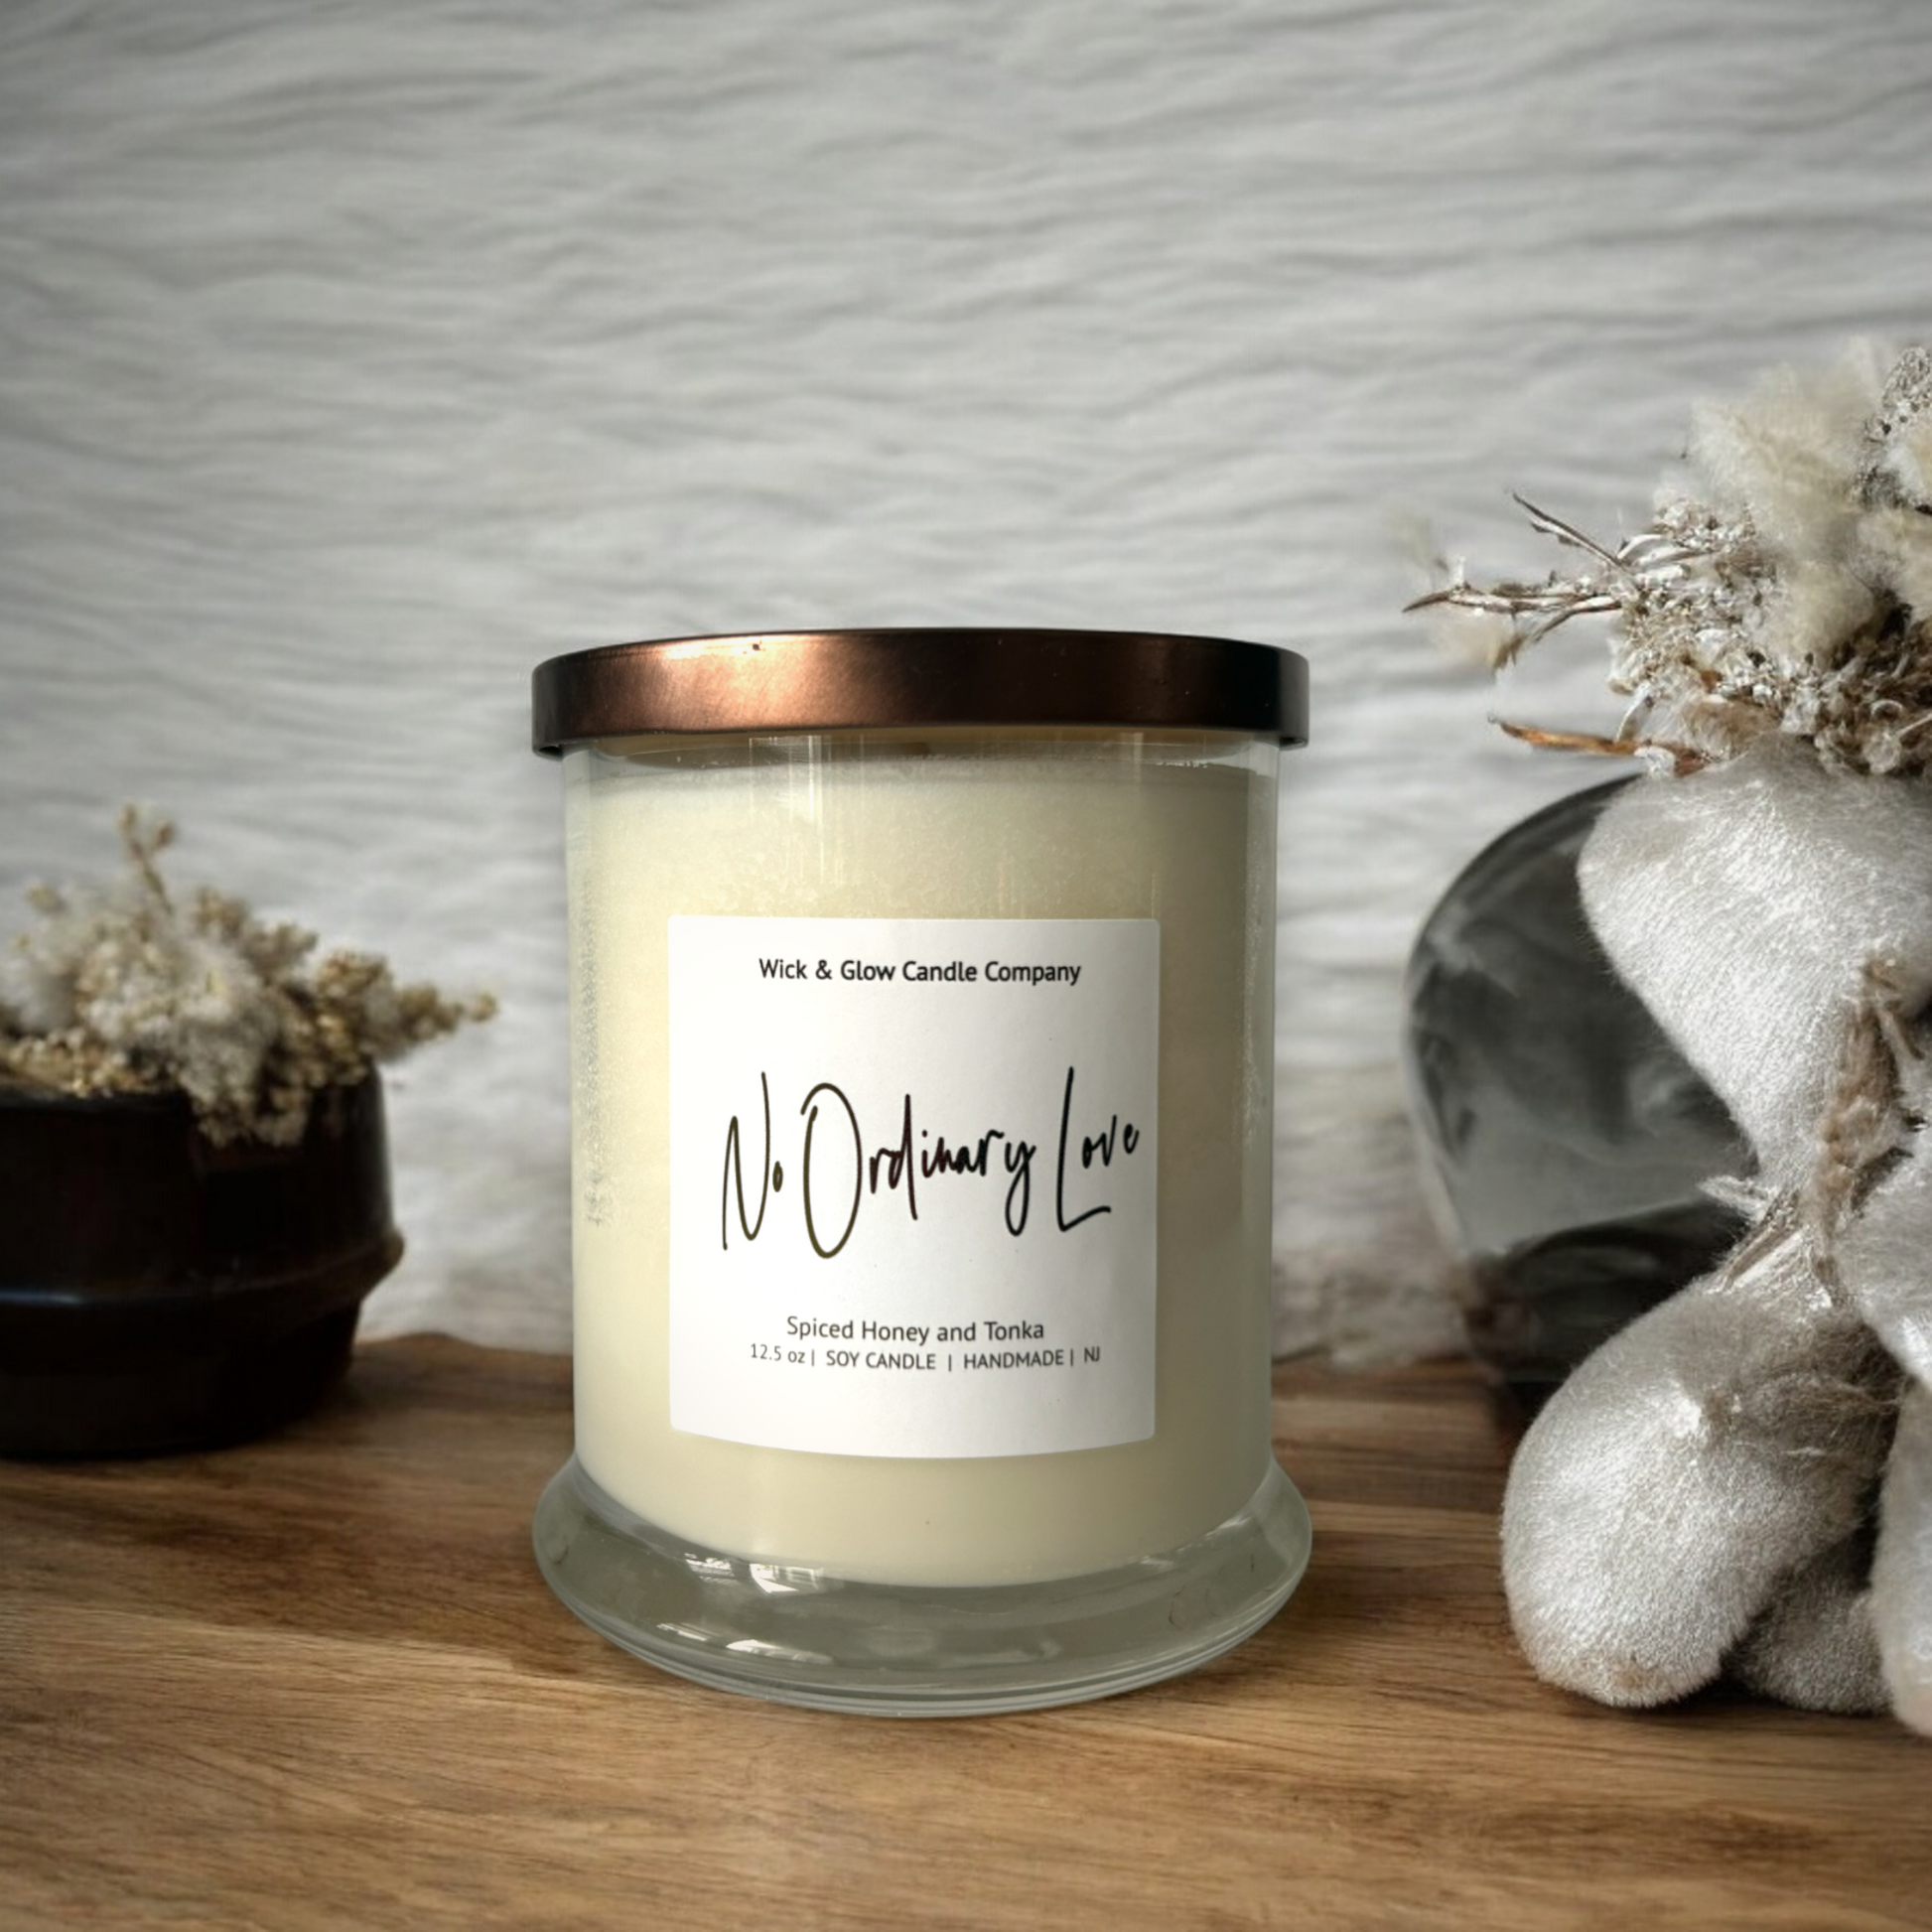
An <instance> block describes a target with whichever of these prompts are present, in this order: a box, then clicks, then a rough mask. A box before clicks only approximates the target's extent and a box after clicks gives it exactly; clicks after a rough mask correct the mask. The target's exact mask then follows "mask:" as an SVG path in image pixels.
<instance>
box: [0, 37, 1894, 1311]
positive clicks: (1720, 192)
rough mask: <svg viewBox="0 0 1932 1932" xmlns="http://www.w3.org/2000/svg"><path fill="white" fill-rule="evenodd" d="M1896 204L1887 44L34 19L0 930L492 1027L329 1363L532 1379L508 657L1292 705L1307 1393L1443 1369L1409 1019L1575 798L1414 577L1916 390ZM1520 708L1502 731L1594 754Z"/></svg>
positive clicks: (423, 1147)
mask: <svg viewBox="0 0 1932 1932" xmlns="http://www.w3.org/2000/svg"><path fill="white" fill-rule="evenodd" d="M1928 183H1932V8H1927V7H1925V6H1924V5H1922V4H1920V0H1838V4H1836V5H1834V6H1831V7H1822V6H1819V5H1817V4H1815V0H1804V3H1803V4H1799V0H1708V3H1707V4H1705V5H1703V6H1700V7H1695V8H1692V7H1685V6H1682V5H1680V4H1678V3H1677V0H1628V3H1627V4H1622V5H1607V4H1605V5H1583V4H1562V3H1561V0H1546V3H1545V4H1542V5H1503V4H1494V3H1490V4H1485V3H1484V0H1443V4H1433V5H1432V4H1420V3H1419V4H1412V5H1391V4H1377V3H1376V0H1354V3H1353V4H1348V5H1333V4H1325V5H1323V4H1315V3H1314V0H1228V3H1227V4H1218V5H1215V4H1204V3H1202V0H982V4H974V5H965V4H962V5H935V4H929V3H927V0H696V3H694V4H682V3H680V4H655V5H630V6H614V5H593V4H573V5H558V6H539V5H536V4H527V5H522V6H512V5H502V4H479V3H477V0H470V3H469V4H459V0H416V3H415V4H413V5H410V6H395V5H389V4H379V3H378V0H307V3H306V4H296V3H295V0H282V3H279V4H272V5H264V4H260V3H259V0H253V3H250V0H171V4H169V5H166V6H154V5H147V4H141V3H140V0H107V3H106V4H99V5H89V6H79V5H72V4H52V0H8V3H7V4H6V5H5V6H4V7H3V8H0V668H3V669H4V676H5V684H4V708H3V710H0V759H4V763H3V764H0V787H4V789H3V790H0V897H4V898H5V899H6V900H8V901H12V900H14V899H15V897H16V896H17V893H18V890H19V889H20V888H21V887H22V886H24V885H25V883H26V882H27V880H28V879H29V878H30V877H32V876H35V875H44V874H61V873H68V872H74V871H97V870H101V869H104V868H105V867H107V866H108V865H109V864H110V863H111V859H112V843H113V841H112V834H111V819H112V813H113V809H114V807H115V805H116V804H117V803H118V802H119V801H120V800H121V799H123V798H126V797H136V798H144V799H150V800H153V801H155V802H157V803H161V804H164V805H166V806H167V807H169V808H171V809H172V810H173V811H174V812H175V813H176V814H177V815H178V816H179V817H180V819H181V820H182V821H183V823H184V825H185V828H186V833H187V839H186V843H185V846H184V849H183V850H182V852H181V853H180V855H179V864H180V869H181V870H182V871H183V872H184V873H200V874H203V875H206V876H208V877H211V878H215V879H218V880H219V881H221V882H222V883H224V884H230V885H233V886H235V887H237V888H239V889H241V890H245V891H247V892H249V893H250V894H252V895H253V896H255V897H257V899H258V900H259V901H260V902H261V903H262V904H263V905H264V906H265V907H271V908H275V909H279V910H284V911H289V912H293V913H295V914H297V915H298V916H301V917H303V918H304V919H306V920H307V921H308V922H310V923H312V924H315V925H318V926H320V927H321V928H322V929H323V930H324V932H325V934H326V935H327V936H329V937H331V938H333V939H340V940H344V941H355V942H362V943H368V944H373V945H376V946H379V947H382V948H384V949H386V950H387V951H389V952H390V953H391V954H392V956H393V957H394V958H395V960H396V962H397V964H398V966H399V967H400V968H402V969H404V970H405V971H413V972H416V973H429V974H434V975H435V976H437V977H439V978H442V979H445V980H447V981H452V982H456V983H460V984H470V985H475V984H486V985H489V986H491V987H493V988H495V989H496V991H497V992H498V993H499V994H500V995H501V997H502V1000H503V1006H504V1011H503V1015H502V1018H501V1019H500V1021H498V1022H497V1023H496V1024H495V1025H494V1026H493V1027H491V1028H489V1029H486V1030H483V1031H480V1032H478V1033H475V1034H473V1035H465V1036H463V1037H461V1038H460V1039H458V1040H457V1041H455V1042H452V1043H450V1044H447V1045H444V1046H440V1047H437V1048H434V1049H432V1050H431V1051H429V1052H427V1053H425V1054H424V1055H423V1056H422V1057H421V1058H420V1059H418V1060H415V1061H412V1062H411V1063H409V1065H407V1066H406V1067H404V1068H402V1069H400V1070H399V1071H398V1074H397V1076H396V1077H395V1078H394V1080H393V1082H392V1093H393V1113H392V1127H393V1133H394V1139H395V1147H396V1154H397V1166H398V1184H399V1193H400V1212H401V1217H402V1219H403V1222H404V1224H405V1227H406V1229H407V1232H408V1234H409V1236H410V1239H411V1251H410V1256H409V1259H408V1260H407V1262H406V1263H405V1265H404V1267H403V1269H402V1270H401V1271H400V1273H399V1274H398V1275H397V1276H396V1277H395V1278H394V1280H393V1281H392V1282H391V1283H390V1284H389V1285H388V1286H387V1287H386V1288H385V1289H384V1290H382V1291H381V1293H380V1295H379V1297H378V1299H377V1300H376V1301H375V1302H374V1303H373V1304H372V1305H371V1309H370V1320H371V1325H372V1326H374V1327H377V1328H382V1329H396V1328H403V1327H411V1326H439V1327H448V1328H452V1329H455V1330H457V1331H459V1332H463V1333H468V1334H471V1335H474V1336H476V1337H479V1338H483V1339H494V1340H504V1341H516V1342H524V1343H533V1344H544V1345H558V1346H561V1345H563V1344H564V1342H565V1341H566V1339H567V1332H568V1313H567V1298H566V1291H565V1283H566V1278H567V1269H568V1259H567V1253H566V1248H567V1210H566V1199H565V1190H566V1138H565V1126H566V1124H565V1093H564V1065H563V1058H564V1030H563V1024H562V1005H563V997H564V996H563V917H562V905H561V895H562V878H561V862H560V852H559V846H560V840H559V834H558V819H559V812H558V801H557V799H556V796H555V793H556V789H557V784H556V773H555V771H554V770H553V769H551V768H549V767H547V766H544V765H540V764H539V763H537V762H536V761H535V760H534V759H531V758H530V757H529V756H528V754H527V752H526V750H525V749H524V748H525V743H526V697H525V692H526V674H527V672H528V670H529V668H530V666H531V665H532V664H533V663H534V662H535V661H536V660H537V659H538V658H539V657H541V656H545V655H548V654H550V653H551V652H554V651H557V650H561V649H569V648H574V647H578V646H581V645H587V644H594V643H604V642H611V641H616V640H619V639H622V638H628V637H639V636H650V635H659V634H664V633H669V632H679V631H688V630H720V629H734V628H744V627H777V626H788V625H798V624H805V625H816V624H829V623H847V622H862V621H863V622H879V623H932V622H946V621H964V622H983V621H999V622H1024V623H1046V624H1053V623H1061V624H1087V625H1124V626H1133V627H1136V628H1161V627H1173V628H1184V629H1189V630H1206V631H1222V632H1226V633H1229V634H1232V635H1235V636H1252V637H1258V638H1263V639H1267V640H1272V641H1276V642H1283V643H1292V644H1294V645H1296V646H1298V647H1299V648H1301V649H1303V650H1304V651H1306V652H1307V653H1308V654H1309V656H1310V657H1311V660H1312V661H1313V665H1314V671H1315V680H1316V711H1315V729H1316V743H1315V746H1314V748H1313V749H1312V750H1311V751H1310V752H1308V753H1307V754H1305V755H1302V756H1301V757H1299V758H1298V759H1296V760H1295V761H1294V763H1293V766H1292V774H1291V775H1292V779H1293V784H1292V787H1291V790H1290V793H1289V802H1288V805H1287V808H1286V815H1285V830H1286V845H1285V858H1284V868H1283V882H1284V909H1283V931H1282V939H1283V965H1282V980H1283V989H1284V995H1285V1001H1284V1006H1283V1019H1282V1040H1281V1104H1280V1114H1281V1148H1280V1162H1279V1196H1280V1208H1279V1213H1278V1242H1277V1245H1278V1255H1279V1263H1278V1266H1279V1274H1280V1283H1281V1292H1282V1298H1283V1311H1284V1318H1283V1324H1282V1337H1283V1339H1284V1341H1285V1342H1287V1343H1295V1342H1300V1341H1303V1340H1306V1339H1308V1338H1310V1337H1311V1336H1314V1335H1324V1336H1326V1337H1328V1338H1330V1339H1334V1338H1339V1339H1340V1340H1342V1341H1343V1343H1344V1344H1347V1343H1349V1342H1351V1341H1357V1342H1359V1341H1361V1340H1364V1339H1366V1340H1367V1341H1369V1342H1371V1343H1372V1342H1373V1341H1374V1340H1375V1339H1376V1338H1377V1337H1378V1336H1383V1337H1386V1336H1387V1335H1389V1334H1391V1333H1394V1332H1397V1331H1398V1329H1399V1331H1400V1332H1401V1333H1402V1334H1403V1335H1404V1336H1406V1337H1409V1338H1411V1339H1414V1338H1416V1337H1418V1336H1426V1335H1427V1333H1428V1332H1429V1331H1430V1322H1429V1317H1428V1316H1427V1315H1426V1314H1425V1316H1424V1318H1423V1320H1422V1322H1421V1323H1420V1325H1418V1323H1417V1321H1416V1319H1415V1310H1416V1308H1417V1307H1418V1306H1422V1307H1424V1308H1425V1309H1426V1308H1427V1306H1428V1298H1429V1297H1430V1295H1431V1294H1432V1292H1433V1291H1434V1290H1435V1288H1436V1286H1437V1282H1438V1277H1439V1274H1440V1266H1441V1264H1440V1261H1439V1259H1438V1257H1437V1255H1436V1253H1435V1250H1434V1248H1433V1246H1432V1245H1431V1241H1430V1237H1429V1235H1428V1233H1427V1230H1426V1226H1425V1223H1424V1219H1423V1215H1422V1211H1421V1208H1420V1204H1419V1198H1418V1193H1417V1188H1416V1181H1415V1176H1414V1173H1413V1169H1412V1165H1411V1161H1410V1156H1409V1152H1408V1148H1407V1143H1406V1138H1405V1130H1404V1129H1403V1127H1402V1125H1401V1120H1400V1112H1399V1089H1398V1082H1397V1077H1396V1072H1395V1059H1394V1036H1395V1029H1396V1024H1397V1017H1398V1016H1397V1001H1396V981H1397V975H1398V972H1399V969H1400V964H1401V959H1402V955H1403V953H1404V951H1405V949H1406V947H1407V944H1408V942H1409V939H1410V936H1411V934H1412V932H1413V930H1414V927H1415V925H1416V922H1417V920H1418V919H1419V917H1420V916H1421V914H1422V913H1423V911H1424V910H1425V909H1426V907H1427V905H1428V903H1429V902H1430V900H1431V899H1432V898H1433V897H1434V896H1435V894H1436V893H1437V892H1438V891H1439V890H1440V889H1441V887H1442V886H1443V885H1444V884H1445V883H1446V882H1447V879H1448V878H1449V875H1450V873H1451V872H1452V871H1453V870H1454V869H1455V867H1456V866H1457V865H1458V864H1459V863H1460V861H1461V860H1462V859H1464V858H1465V857H1466V856H1468V854H1469V853H1471V852H1472V851H1473V850H1474V849H1475V847H1476V846H1477V845H1478V844H1479V843H1481V842H1482V841H1483V840H1484V839H1485V838H1486V837H1487V836H1488V835H1489V834H1490V833H1492V832H1494V831H1496V830H1498V829H1499V828H1500V827H1501V826H1503V825H1504V824H1506V823H1507V822H1509V821H1510V820H1511V819H1513V818H1515V817H1517V816H1520V815H1521V814H1522V813H1523V812H1525V811H1526V810H1528V809H1530V808H1531V807H1532V806H1533V805H1535V804H1536V803H1538V802H1540V801H1541V800H1542V799H1544V798H1546V797H1549V796H1551V795H1553V794H1554V793H1556V792H1558V791H1560V790H1564V789H1568V788H1571V787H1573V786H1575V785H1577V784H1580V783H1583V782H1586V781H1588V780H1593V779H1595V778H1596V777H1598V776H1599V775H1601V774H1600V772H1599V771H1598V770H1596V769H1595V768H1593V767H1591V768H1587V769H1584V768H1580V767H1578V766H1577V765H1574V764H1571V763H1567V762H1564V761H1561V760H1548V759H1542V760H1540V759H1536V758H1535V757H1533V756H1532V755H1530V754H1528V753H1525V752H1522V751H1519V750H1517V749H1514V748H1512V747H1510V746H1507V745H1505V744H1502V743H1500V742H1499V741H1497V740H1496V739H1494V738H1493V737H1492V736H1491V735H1490V733H1489V732H1488V729H1487V727H1486V726H1485V724H1484V722H1483V721H1484V715H1485V711H1486V709H1487V708H1488V706H1489V704H1490V703H1491V700H1490V698H1489V696H1488V694H1487V693H1485V692H1484V691H1483V690H1482V689H1481V688H1480V687H1479V686H1478V685H1476V684H1474V683H1472V682H1471V681H1470V680H1469V678H1468V677H1467V675H1466V674H1459V673H1456V672H1454V671H1451V670H1450V669H1449V668H1448V667H1446V666H1444V665H1442V664H1440V663H1438V662H1437V661H1435V659H1434V658H1433V657H1432V656H1431V654H1430V652H1429V649H1428V647H1427V646H1426V644H1425V643H1424V642H1423V640H1422V638H1421V636H1420V635H1419V634H1418V632H1417V631H1416V629H1415V628H1414V627H1413V626H1411V625H1409V624H1405V623H1404V622H1403V621H1399V620H1398V619H1397V617H1396V616H1395V611H1396V608H1397V607H1398V606H1399V605H1400V604H1401V603H1402V601H1403V600H1404V599H1405V597H1406V596H1408V595H1409V594H1411V593H1412V592H1413V590H1414V589H1415V588H1416V580H1415V578H1414V577H1413V576H1412V575H1411V574H1410V573H1409V570H1408V568H1407V566H1406V563H1405V559H1404V554H1403V551H1402V547H1401V544H1400V542H1399V540H1398V537H1397V534H1396V528H1397V525H1398V523H1399V522H1400V520H1401V519H1402V518H1403V517H1404V516H1412V515H1416V514H1421V515H1426V516H1428V517H1430V518H1433V519H1434V520H1435V521H1436V522H1437V523H1438V524H1439V525H1440V526H1441V527H1442V528H1444V529H1445V530H1446V531H1449V532H1450V533H1452V535H1453V537H1454V538H1455V540H1456V545H1457V547H1458V548H1459V549H1462V550H1466V551H1470V552H1473V553H1475V554H1477V555H1478V556H1479V557H1480V558H1481V559H1482V561H1483V562H1484V563H1485V564H1499V565H1502V566H1504V567H1515V566H1525V567H1531V568H1538V569H1540V568H1541V567H1542V566H1543V563H1544V561H1545V560H1544V558H1543V556H1542V554H1541V551H1540V548H1539V546H1538V545H1537V544H1536V542H1535V540H1534V539H1532V538H1530V537H1529V536H1528V535H1527V534H1524V533H1521V532H1520V528H1519V524H1518V521H1517V518H1516V515H1515V512H1514V511H1513V509H1512V508H1511V506H1510V504H1509V502H1508V500H1507V496H1506V490H1507V489H1508V488H1509V487H1511V486H1517V487H1521V488H1524V489H1526V490H1528V491H1530V492H1531V493H1532V494H1535V495H1536V496H1538V497H1539V498H1540V499H1541V500H1542V501H1544V502H1545V503H1546V504H1547V505H1548V506H1549V507H1551V508H1553V509H1557V510H1559V511H1561V512H1562V513H1564V514H1566V515H1568V516H1570V517H1571V518H1573V519H1576V520H1582V521H1584V522H1586V523H1587V524H1589V525H1591V526H1593V527H1598V528H1602V529H1605V530H1609V531H1612V532H1614V531H1615V530H1617V529H1618V528H1619V527H1628V526H1629V525H1631V524H1633V523H1634V522H1636V521H1638V520H1640V519H1641V517H1642V514H1643V511H1644V508H1645V505H1646V501H1647V497H1648V493H1649V488H1650V484H1651V483H1652V481H1653V479H1654V476H1655V474H1656V472H1657V471H1658V469H1659V468H1660V466H1661V464H1662V463H1663V461H1664V460H1666V459H1667V458H1668V457H1669V456H1670V455H1671V454H1672V453H1673V452H1674V450H1675V449H1676V447H1677V444H1678V440H1679V437H1680V433H1681V428H1682V425H1683V423H1684V421H1685V418H1686V414H1687V410H1688V406H1689V404H1690V402H1691V400H1692V399H1693V398H1694V397H1695V396H1698V395H1702V394H1707V393H1711V392H1714V391H1723V390H1725V389H1729V388H1734V387H1735V386H1737V385H1738V383H1739V382H1740V380H1741V379H1742V378H1743V377H1744V376H1745V375H1747V374H1748V373H1749V372H1750V371H1751V370H1752V369H1753V368H1755V367H1756V366H1757V365H1759V364H1761V363H1764V362H1768V361H1774V360H1781V359H1806V360H1810V359H1815V358H1821V357H1824V356H1827V355H1829V354H1830V353H1832V352H1833V351H1834V350H1835V349H1836V347H1837V345H1838V344H1839V343H1840V341H1841V339H1842V338H1843V337H1845V336H1847V335H1849V334H1853V333H1873V334H1878V335H1887V336H1911V335H1915V334H1922V333H1923V331H1924V330H1925V328H1926V327H1927V319H1928V315H1929V314H1932V303H1928V290H1927V279H1926V274H1927V263H1928V262H1932V195H1928V192H1927V188H1928ZM1560 655H1561V656H1562V657H1563V659H1564V660H1565V663H1564V666H1563V667H1561V668H1555V667H1552V668H1549V669H1546V670H1545V671H1543V672H1542V673H1540V674H1537V677H1536V682H1535V684H1534V685H1533V687H1532V688H1531V689H1530V690H1528V691H1526V692H1523V693H1517V694H1512V695H1511V697H1510V699H1509V702H1510V703H1511V704H1512V706H1513V707H1514V708H1515V709H1517V710H1519V711H1521V710H1524V709H1532V710H1534V711H1535V712H1536V713H1537V715H1539V716H1540V717H1542V718H1544V719H1546V720H1553V721H1556V722H1590V723H1600V722H1602V721H1604V720H1606V719H1607V718H1608V717H1609V716H1610V715H1611V713H1610V711H1609V709H1608V705H1607V703H1606V702H1605V703H1598V702H1597V701H1596V700H1595V699H1594V697H1593V695H1592V694H1593V692H1594V690H1595V685H1596V676H1597V664H1596V660H1595V655H1594V652H1593V651H1592V650H1591V649H1590V648H1589V647H1588V645H1587V642H1583V641H1580V644H1579V645H1578V646H1577V647H1575V648H1573V649H1571V650H1568V651H1564V652H1562V653H1560ZM1405 1298H1406V1306H1405Z"/></svg>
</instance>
